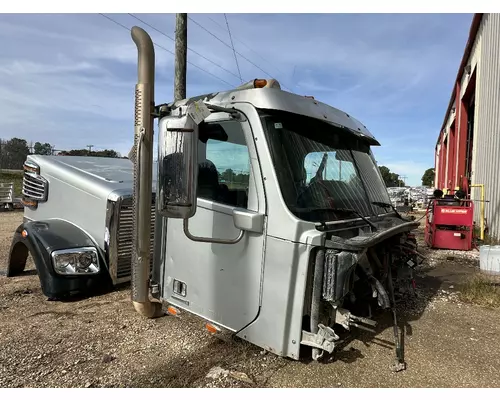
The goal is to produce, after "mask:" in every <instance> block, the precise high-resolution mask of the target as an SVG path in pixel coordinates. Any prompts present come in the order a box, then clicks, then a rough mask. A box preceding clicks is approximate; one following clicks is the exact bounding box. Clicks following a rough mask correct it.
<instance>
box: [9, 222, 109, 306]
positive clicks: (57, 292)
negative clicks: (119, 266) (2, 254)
mask: <svg viewBox="0 0 500 400" xmlns="http://www.w3.org/2000/svg"><path fill="white" fill-rule="evenodd" d="M88 246H90V247H95V248H96V249H97V254H98V260H99V267H100V271H99V273H97V274H95V275H77V276H66V275H60V274H58V273H56V272H55V270H54V266H53V263H52V257H51V253H52V252H53V251H55V250H64V249H70V248H78V247H88ZM28 254H31V257H32V258H33V261H34V263H35V267H36V270H37V272H38V277H39V278H40V284H41V287H42V292H43V294H44V295H45V296H46V297H48V298H51V299H57V298H63V297H69V296H72V295H75V294H80V295H81V294H88V293H89V292H94V291H96V290H102V289H108V288H109V287H110V285H111V278H110V276H109V272H108V268H107V264H106V261H105V260H104V258H103V257H102V254H101V251H100V249H99V247H98V246H97V245H96V243H95V242H94V240H93V239H91V238H90V237H89V236H88V235H87V234H86V233H85V232H83V231H82V230H81V229H79V228H78V227H77V226H75V225H73V224H71V223H69V222H67V221H63V220H59V219H51V220H45V221H30V222H25V223H22V224H21V225H19V227H18V228H17V229H16V231H15V233H14V237H13V238H12V244H11V247H10V253H9V263H8V265H7V271H6V275H7V276H8V277H12V276H16V275H20V274H21V273H22V272H23V271H24V269H25V267H26V260H27V258H28Z"/></svg>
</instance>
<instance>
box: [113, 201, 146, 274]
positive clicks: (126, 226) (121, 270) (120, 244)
mask: <svg viewBox="0 0 500 400" xmlns="http://www.w3.org/2000/svg"><path fill="white" fill-rule="evenodd" d="M154 226H155V201H154V199H153V203H152V204H151V237H150V245H149V246H150V247H149V248H150V252H151V253H150V254H151V259H150V267H151V268H152V267H153V243H154ZM132 234H133V217H132V199H127V200H124V201H123V202H122V203H121V207H120V210H119V215H118V229H117V236H116V255H117V260H116V261H117V262H116V279H117V281H120V282H124V281H129V280H130V277H131V274H132Z"/></svg>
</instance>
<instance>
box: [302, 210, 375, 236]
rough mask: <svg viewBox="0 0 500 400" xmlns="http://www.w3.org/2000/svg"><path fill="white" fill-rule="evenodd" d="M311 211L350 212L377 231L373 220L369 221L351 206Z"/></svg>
mask: <svg viewBox="0 0 500 400" xmlns="http://www.w3.org/2000/svg"><path fill="white" fill-rule="evenodd" d="M311 211H333V212H346V213H350V214H355V215H357V216H358V217H359V218H361V219H362V220H363V221H365V222H366V223H367V224H368V225H370V226H371V227H372V228H373V230H374V231H378V228H377V226H376V225H375V224H374V223H373V222H371V221H370V220H369V219H368V218H366V217H365V216H364V215H363V214H361V213H360V212H358V211H356V210H354V209H352V208H314V209H313V210H311Z"/></svg>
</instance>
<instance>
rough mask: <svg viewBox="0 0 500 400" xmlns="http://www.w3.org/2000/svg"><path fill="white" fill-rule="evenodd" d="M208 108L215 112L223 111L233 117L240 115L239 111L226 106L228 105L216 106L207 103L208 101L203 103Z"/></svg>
mask: <svg viewBox="0 0 500 400" xmlns="http://www.w3.org/2000/svg"><path fill="white" fill-rule="evenodd" d="M204 104H205V105H206V106H207V108H208V109H209V110H212V111H216V112H225V113H228V114H230V115H232V116H233V117H235V118H239V117H240V115H241V114H240V111H238V110H236V109H235V108H228V107H221V106H216V105H214V104H209V103H204Z"/></svg>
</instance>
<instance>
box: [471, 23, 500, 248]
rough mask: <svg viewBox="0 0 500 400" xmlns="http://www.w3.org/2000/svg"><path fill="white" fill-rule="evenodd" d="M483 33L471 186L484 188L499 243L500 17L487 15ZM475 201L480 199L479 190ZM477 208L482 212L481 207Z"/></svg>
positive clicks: (491, 230)
mask: <svg viewBox="0 0 500 400" xmlns="http://www.w3.org/2000/svg"><path fill="white" fill-rule="evenodd" d="M480 31H481V32H480V33H481V55H480V60H479V65H478V67H479V68H478V76H477V86H476V113H475V116H476V118H475V124H474V130H475V132H474V144H473V147H474V159H473V168H472V170H473V175H472V183H473V184H481V183H482V184H484V185H485V187H486V199H487V200H489V203H486V205H485V211H486V218H487V223H488V226H489V233H490V235H491V236H492V237H494V238H496V239H500V14H485V15H484V17H483V21H482V29H480ZM472 198H473V199H479V198H480V192H479V190H478V189H474V190H473V192H472ZM475 205H476V208H477V209H478V211H479V207H480V203H479V202H476V203H475ZM475 214H476V216H479V212H476V213H475ZM476 221H477V222H479V219H478V218H476Z"/></svg>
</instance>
